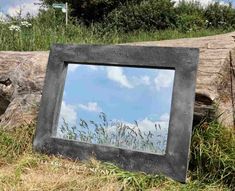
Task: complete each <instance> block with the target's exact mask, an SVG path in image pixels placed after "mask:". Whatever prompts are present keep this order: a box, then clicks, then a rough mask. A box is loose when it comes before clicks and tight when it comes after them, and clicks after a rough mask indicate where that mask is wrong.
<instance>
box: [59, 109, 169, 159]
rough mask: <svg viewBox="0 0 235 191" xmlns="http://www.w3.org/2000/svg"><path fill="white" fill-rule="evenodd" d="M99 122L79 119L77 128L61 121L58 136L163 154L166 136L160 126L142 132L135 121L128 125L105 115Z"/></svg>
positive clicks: (102, 115) (103, 114)
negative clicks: (111, 119)
mask: <svg viewBox="0 0 235 191" xmlns="http://www.w3.org/2000/svg"><path fill="white" fill-rule="evenodd" d="M99 118H100V119H101V122H98V121H85V120H83V119H80V124H79V126H72V127H71V126H69V124H68V123H67V122H66V121H65V119H63V124H62V125H61V126H60V127H59V132H61V133H59V135H60V134H62V138H64V139H72V140H77V141H82V142H87V143H92V144H102V145H109V146H114V147H121V148H125V149H131V150H138V151H142V152H152V153H158V154H164V153H165V149H166V142H167V140H166V139H167V135H166V134H165V135H164V132H161V126H160V125H159V124H155V127H153V129H154V131H152V130H151V131H149V130H148V131H143V130H141V129H140V127H139V126H138V122H137V121H135V122H134V124H133V125H128V124H125V123H123V122H119V121H110V122H109V120H108V119H107V116H106V114H105V113H103V112H101V113H100V114H99Z"/></svg>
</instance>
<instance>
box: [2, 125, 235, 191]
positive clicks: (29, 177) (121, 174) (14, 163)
mask: <svg viewBox="0 0 235 191" xmlns="http://www.w3.org/2000/svg"><path fill="white" fill-rule="evenodd" d="M33 132H34V125H31V126H27V127H22V128H18V129H17V130H15V131H12V132H1V130H0V161H1V163H0V191H57V190H59V191H61V190H62V191H73V190H74V191H75V190H76V191H77V190H78V191H80V190H81V191H86V190H87V191H93V190H94V191H97V190H100V191H103V190H104V191H112V190H115V191H125V190H126V191H129V190H130V191H131V190H133V191H134V190H136V191H137V190H138V191H140V190H149V191H159V190H161V191H171V190H172V191H177V190H179V191H180V190H183V191H187V190H190V191H191V190H195V191H198V190H199V191H200V190H205V191H222V190H228V191H229V190H233V187H232V185H231V186H230V188H229V187H228V185H227V184H225V182H224V181H220V179H221V177H219V178H217V177H214V176H213V178H212V176H211V177H209V176H208V175H207V174H206V173H207V172H205V176H203V173H202V172H201V174H198V172H197V171H198V168H201V167H202V166H198V168H196V169H195V170H192V171H190V173H189V176H188V183H187V184H180V183H178V182H175V181H173V180H171V179H168V178H165V177H162V176H159V175H155V176H154V175H146V174H144V173H133V172H128V171H124V170H122V169H120V168H118V167H116V166H114V165H112V164H109V163H101V162H99V161H96V160H94V159H91V160H90V161H86V162H81V161H73V160H70V159H66V158H62V157H58V156H57V157H55V156H46V155H42V154H38V153H34V152H33V151H32V137H33ZM206 136H208V134H207V135H206ZM198 137H199V135H198V134H197V133H195V138H196V139H198ZM213 138H215V136H214V137H213ZM205 140H206V137H205ZM207 140H208V141H209V139H207ZM193 143H194V146H195V144H196V142H194V140H193ZM216 149H217V150H218V148H216ZM6 150H7V151H8V152H6ZM193 152H194V151H193ZM201 152H202V153H205V151H204V150H201ZM210 152H211V153H210V155H212V154H213V153H215V154H216V152H215V151H213V148H212V147H211V151H210ZM6 153H7V154H6ZM194 154H195V153H194ZM232 154H233V153H232ZM232 156H234V155H232ZM227 157H228V158H227V159H226V160H225V159H223V163H224V164H226V163H228V162H229V161H230V162H229V164H230V163H231V162H232V161H233V162H234V158H231V157H230V158H229V155H227ZM199 159H200V158H199V157H198V159H197V160H199ZM210 163H213V161H211V162H210ZM216 164H217V163H216ZM232 164H234V163H231V166H232ZM208 165H209V164H208ZM210 165H211V166H213V164H210ZM221 168H223V167H221ZM224 168H228V165H227V166H226V165H225V166H224ZM231 168H233V167H231ZM191 169H193V168H191ZM231 173H234V172H231ZM199 175H200V176H199ZM212 175H213V174H212ZM206 178H207V180H205V179H206ZM208 178H209V179H210V178H211V179H210V180H208Z"/></svg>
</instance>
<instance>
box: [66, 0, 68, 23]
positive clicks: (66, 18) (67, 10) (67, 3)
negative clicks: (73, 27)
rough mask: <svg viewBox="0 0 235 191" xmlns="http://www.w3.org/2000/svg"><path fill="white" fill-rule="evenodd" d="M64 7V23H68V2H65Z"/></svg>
mask: <svg viewBox="0 0 235 191" xmlns="http://www.w3.org/2000/svg"><path fill="white" fill-rule="evenodd" d="M65 9H66V25H68V3H67V2H66V3H65Z"/></svg>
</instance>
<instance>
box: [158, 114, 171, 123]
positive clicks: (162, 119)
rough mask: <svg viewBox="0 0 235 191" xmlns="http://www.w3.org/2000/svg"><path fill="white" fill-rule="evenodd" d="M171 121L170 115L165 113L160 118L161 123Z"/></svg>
mask: <svg viewBox="0 0 235 191" xmlns="http://www.w3.org/2000/svg"><path fill="white" fill-rule="evenodd" d="M169 120H170V115H169V113H165V114H163V115H162V116H161V117H160V121H169Z"/></svg>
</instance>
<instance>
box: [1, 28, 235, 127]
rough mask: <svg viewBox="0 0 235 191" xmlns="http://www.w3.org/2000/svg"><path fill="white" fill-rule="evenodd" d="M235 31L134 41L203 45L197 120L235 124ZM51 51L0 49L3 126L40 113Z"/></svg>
mask: <svg viewBox="0 0 235 191" xmlns="http://www.w3.org/2000/svg"><path fill="white" fill-rule="evenodd" d="M233 36H235V32H233V33H228V34H224V35H217V36H210V37H203V38H190V39H178V40H167V41H155V42H142V43H132V44H131V45H145V46H172V47H174V46H175V47H197V48H200V63H199V70H198V78H197V89H196V102H195V111H194V123H195V124H197V123H199V122H200V121H201V120H203V119H207V120H210V119H215V118H217V119H218V120H219V122H221V123H223V124H224V125H225V126H227V127H235V118H234V114H235V112H234V111H235V42H234V37H233ZM47 61H48V52H0V127H2V128H13V127H16V126H20V125H23V124H27V123H31V122H32V121H34V120H35V119H36V117H37V112H38V108H39V103H40V98H41V95H42V88H43V83H44V77H45V71H46V65H47Z"/></svg>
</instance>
